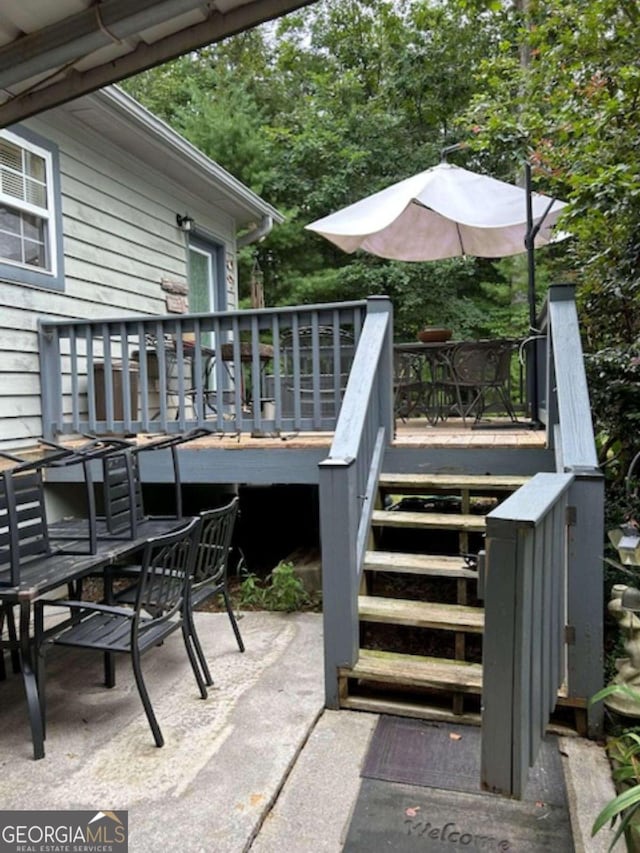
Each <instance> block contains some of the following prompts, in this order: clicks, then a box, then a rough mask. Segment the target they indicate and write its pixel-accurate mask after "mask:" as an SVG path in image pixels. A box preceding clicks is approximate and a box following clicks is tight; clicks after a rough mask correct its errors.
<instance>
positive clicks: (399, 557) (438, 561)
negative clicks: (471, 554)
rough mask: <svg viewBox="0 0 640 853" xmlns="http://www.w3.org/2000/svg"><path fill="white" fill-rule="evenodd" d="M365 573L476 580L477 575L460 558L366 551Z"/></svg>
mask: <svg viewBox="0 0 640 853" xmlns="http://www.w3.org/2000/svg"><path fill="white" fill-rule="evenodd" d="M363 568H364V570H365V571H371V572H397V573H401V574H415V575H434V576H438V577H452V578H471V579H477V577H478V574H477V572H475V571H474V570H473V569H472V568H470V567H469V564H468V563H467V562H466V561H465V560H464V559H463V558H462V557H451V556H447V555H444V554H443V555H440V554H405V553H402V552H400V551H367V553H366V555H365V561H364V566H363Z"/></svg>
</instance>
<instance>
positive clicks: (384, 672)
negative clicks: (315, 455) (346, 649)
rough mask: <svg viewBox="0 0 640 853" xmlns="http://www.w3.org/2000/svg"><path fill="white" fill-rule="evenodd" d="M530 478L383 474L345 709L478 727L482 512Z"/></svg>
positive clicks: (345, 676) (345, 673)
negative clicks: (478, 564) (478, 567)
mask: <svg viewBox="0 0 640 853" xmlns="http://www.w3.org/2000/svg"><path fill="white" fill-rule="evenodd" d="M527 479H528V478H526V477H516V476H513V477H507V476H490V475H468V476H461V475H447V474H444V475H424V474H416V475H407V474H388V475H384V474H383V475H382V476H381V478H380V481H379V487H378V502H377V506H376V509H375V510H374V513H373V517H372V523H371V537H370V544H371V550H369V551H368V552H367V554H366V558H365V563H364V570H363V583H362V589H361V593H362V594H361V595H360V597H359V618H360V644H361V649H360V652H359V659H358V661H357V663H356V664H355V666H353V667H352V668H343V669H341V670H340V697H341V705H342V707H345V708H353V709H359V710H368V711H375V712H379V713H389V714H397V715H403V716H412V717H424V718H427V719H439V720H457V721H459V722H474V723H478V722H479V721H480V695H481V692H482V664H481V658H482V645H481V643H482V632H483V628H484V611H483V608H482V606H481V602H480V601H479V600H478V599H477V597H476V592H477V588H476V582H477V572H476V570H475V566H474V561H473V559H471V557H470V555H474V554H476V553H477V552H478V551H479V550H480V549H481V548H482V547H483V543H484V532H485V527H486V524H485V515H486V513H487V512H489V511H490V510H491V509H493V508H494V507H495V506H496V505H497V504H498V503H499V502H500V501H501V500H503V499H504V498H505V497H506V496H507V495H509V494H511V493H512V492H514V491H515V490H516V489H518V488H519V487H520V486H522V485H523V484H524V483H525V482H526V480H527Z"/></svg>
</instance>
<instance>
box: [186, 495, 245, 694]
mask: <svg viewBox="0 0 640 853" xmlns="http://www.w3.org/2000/svg"><path fill="white" fill-rule="evenodd" d="M238 504H239V498H237V497H235V498H233V500H232V501H230V503H228V504H227V505H226V506H222V507H219V508H218V509H211V510H208V511H207V512H203V513H201V515H200V520H201V525H202V526H201V528H200V540H199V542H198V548H197V550H196V559H195V567H194V573H193V582H192V588H191V607H190V608H189V631H190V635H191V639H192V642H193V647H194V649H195V652H196V654H197V656H198V660H199V661H200V666H201V667H202V673H203V675H204V678H205V681H206V683H207V684H208V685H211V684H213V679H212V678H211V673H210V671H209V667H208V666H207V661H206V658H205V656H204V653H203V651H202V646H201V645H200V640H199V638H198V634H197V632H196V626H195V623H194V619H193V610H194V608H196V607H198V606H199V605H201V604H204V602H205V601H208V600H209V599H210V598H212V597H213V596H214V595H222V597H223V599H224V605H225V608H226V610H227V615H228V616H229V621H230V622H231V627H232V628H233V633H234V634H235V638H236V642H237V644H238V648H239V649H240V651H241V652H244V643H243V641H242V637H241V635H240V629H239V628H238V623H237V621H236V617H235V615H234V613H233V606H232V604H231V598H230V596H229V587H228V583H227V567H228V563H229V554H230V552H231V537H232V536H233V528H234V526H235V522H236V517H237V515H238Z"/></svg>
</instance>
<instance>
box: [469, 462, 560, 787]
mask: <svg viewBox="0 0 640 853" xmlns="http://www.w3.org/2000/svg"><path fill="white" fill-rule="evenodd" d="M572 481H573V476H572V475H571V474H537V475H536V476H535V477H533V479H532V480H530V481H529V482H528V483H527V484H526V485H525V486H523V487H522V488H520V489H519V490H518V491H517V492H516V493H515V494H513V495H511V497H509V498H507V500H506V501H504V502H503V503H502V504H501V505H500V506H499V507H498V508H497V509H495V510H494V511H493V512H492V513H491V514H490V515H489V516H488V517H487V550H486V561H487V566H488V570H487V577H486V583H485V625H486V630H485V638H484V646H483V670H484V679H483V691H482V699H483V711H482V713H483V722H482V784H483V787H485V788H488V789H489V790H492V791H498V792H501V793H507V794H510V795H511V796H515V797H520V796H522V793H523V791H524V787H525V783H526V779H527V772H528V770H529V767H530V766H532V765H533V764H534V763H535V760H536V757H537V754H538V749H539V747H540V742H541V739H542V736H543V734H544V731H545V728H546V725H547V722H548V720H549V716H550V714H551V713H552V711H553V709H554V708H555V706H556V701H557V695H558V690H559V689H560V687H561V686H562V685H563V683H564V681H565V675H566V661H565V645H564V628H565V624H566V602H565V584H566V572H567V566H566V551H567V542H568V524H567V522H568V517H567V506H568V490H569V487H570V485H571V483H572ZM494 676H495V677H494Z"/></svg>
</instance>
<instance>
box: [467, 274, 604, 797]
mask: <svg viewBox="0 0 640 853" xmlns="http://www.w3.org/2000/svg"><path fill="white" fill-rule="evenodd" d="M540 328H541V338H542V339H544V338H546V376H545V377H544V379H545V382H544V389H545V401H546V406H545V411H544V415H545V419H546V425H547V439H548V442H549V444H550V445H552V446H553V445H554V444H555V451H556V471H557V473H555V474H538V475H537V476H536V477H534V478H533V479H532V480H531V481H530V482H529V483H528V484H527V485H526V486H524V487H522V488H521V489H519V490H518V491H517V492H516V493H515V494H514V495H513V496H512V497H511V498H509V499H508V500H507V501H505V502H504V503H503V504H501V506H500V507H498V508H497V509H496V510H494V511H493V512H492V513H490V514H489V515H488V516H487V540H486V543H487V544H486V567H487V569H486V575H487V578H486V584H485V638H484V649H483V667H484V669H483V703H484V709H483V721H482V730H483V752H482V781H483V785H484V786H485V787H487V788H489V789H491V790H494V791H500V792H502V793H507V794H510V795H512V796H520V794H521V793H522V789H523V786H524V782H525V779H526V773H527V769H528V767H529V766H530V765H532V764H533V763H534V762H535V758H536V754H537V749H538V746H539V744H540V741H541V738H542V736H543V734H544V730H545V727H546V725H547V722H548V718H549V715H550V714H551V712H552V710H553V708H554V706H555V704H556V700H557V692H558V688H559V687H560V683H561V681H562V677H561V676H562V673H563V672H566V681H565V683H564V684H563V688H564V689H565V690H566V697H567V699H568V700H569V701H571V702H572V703H574V704H575V705H576V707H582V708H584V711H583V714H584V718H585V719H584V729H585V730H586V732H587V733H589V734H590V735H593V736H596V735H598V734H599V732H600V731H601V726H602V709H601V707H600V706H599V705H598V706H594V707H589V706H588V700H589V698H590V697H591V696H593V695H594V693H596V691H597V690H599V689H600V687H601V686H602V678H603V649H602V630H603V629H602V612H603V600H602V599H603V578H602V568H603V561H602V550H603V539H604V530H603V516H604V486H603V479H602V475H601V472H600V471H599V469H598V461H597V454H596V447H595V439H594V434H593V425H592V420H591V409H590V406H589V394H588V388H587V381H586V375H585V370H584V361H583V355H582V345H581V341H580V329H579V324H578V315H577V311H576V306H575V301H574V289H573V287H570V286H566V285H555V286H552V287H551V288H550V289H549V294H548V301H547V305H546V306H545V310H544V311H543V314H542V322H541V324H540ZM565 595H566V598H565ZM550 638H551V640H552V641H551V642H550Z"/></svg>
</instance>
